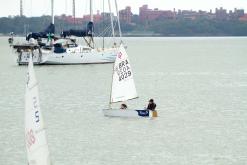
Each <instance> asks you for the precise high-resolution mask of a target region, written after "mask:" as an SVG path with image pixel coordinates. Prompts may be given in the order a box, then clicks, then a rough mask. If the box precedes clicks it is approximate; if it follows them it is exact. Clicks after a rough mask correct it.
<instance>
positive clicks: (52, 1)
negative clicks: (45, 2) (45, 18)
mask: <svg viewBox="0 0 247 165" xmlns="http://www.w3.org/2000/svg"><path fill="white" fill-rule="evenodd" d="M51 19H52V21H51V22H52V24H54V0H51Z"/></svg>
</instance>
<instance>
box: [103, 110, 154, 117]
mask: <svg viewBox="0 0 247 165" xmlns="http://www.w3.org/2000/svg"><path fill="white" fill-rule="evenodd" d="M103 113H104V116H108V117H128V118H132V117H133V118H136V117H137V118H138V117H146V118H149V117H158V114H157V111H151V110H134V109H133V110H131V109H128V110H122V109H104V110H103Z"/></svg>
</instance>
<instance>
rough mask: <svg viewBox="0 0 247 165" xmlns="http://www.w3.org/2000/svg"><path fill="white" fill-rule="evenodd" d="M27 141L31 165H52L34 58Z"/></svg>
mask: <svg viewBox="0 0 247 165" xmlns="http://www.w3.org/2000/svg"><path fill="white" fill-rule="evenodd" d="M25 141H26V149H27V158H28V164H29V165H51V161H50V156H49V155H50V154H49V150H48V144H47V140H46V134H45V129H44V121H43V116H42V114H41V110H40V104H39V93H38V84H37V80H36V78H35V73H34V70H33V62H32V56H30V58H29V64H28V72H27V84H26V95H25Z"/></svg>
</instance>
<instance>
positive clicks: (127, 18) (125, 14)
mask: <svg viewBox="0 0 247 165" xmlns="http://www.w3.org/2000/svg"><path fill="white" fill-rule="evenodd" d="M132 15H133V14H132V12H131V7H130V6H127V7H126V8H125V9H123V10H120V11H119V19H120V20H121V21H124V22H126V23H131V17H132Z"/></svg>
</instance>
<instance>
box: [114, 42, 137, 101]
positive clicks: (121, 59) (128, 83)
mask: <svg viewBox="0 0 247 165" xmlns="http://www.w3.org/2000/svg"><path fill="white" fill-rule="evenodd" d="M137 97H138V95H137V91H136V87H135V82H134V78H133V72H132V70H131V66H130V61H129V58H128V54H127V53H126V51H125V48H124V46H123V45H122V44H121V45H120V48H119V51H118V53H117V57H116V60H115V63H114V68H113V76H112V89H111V101H110V102H111V103H116V102H122V101H127V100H131V99H134V98H137Z"/></svg>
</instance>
